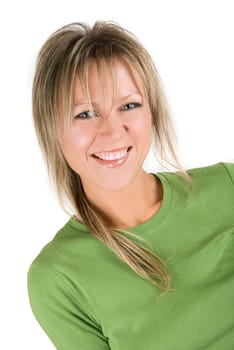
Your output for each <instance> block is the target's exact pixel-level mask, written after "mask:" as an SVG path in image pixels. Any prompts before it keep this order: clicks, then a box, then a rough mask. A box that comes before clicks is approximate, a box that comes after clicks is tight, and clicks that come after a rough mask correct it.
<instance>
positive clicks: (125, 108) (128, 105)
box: [120, 102, 141, 111]
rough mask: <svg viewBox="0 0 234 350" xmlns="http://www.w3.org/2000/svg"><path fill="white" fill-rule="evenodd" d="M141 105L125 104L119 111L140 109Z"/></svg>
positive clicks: (134, 103)
mask: <svg viewBox="0 0 234 350" xmlns="http://www.w3.org/2000/svg"><path fill="white" fill-rule="evenodd" d="M140 106H141V104H140V103H137V102H131V103H127V104H126V105H124V106H122V107H121V108H120V110H121V111H128V110H131V109H135V108H137V107H140Z"/></svg>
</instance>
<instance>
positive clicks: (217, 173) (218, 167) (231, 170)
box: [161, 162, 234, 190]
mask: <svg viewBox="0 0 234 350" xmlns="http://www.w3.org/2000/svg"><path fill="white" fill-rule="evenodd" d="M187 173H188V175H189V177H190V179H191V182H192V186H193V188H197V187H201V186H202V187H204V186H208V187H212V186H217V184H221V183H222V188H224V187H226V188H229V189H232V190H234V163H224V162H220V163H216V164H212V165H208V166H205V167H199V168H192V169H188V170H187ZM161 175H163V177H165V178H166V179H167V181H168V182H169V183H171V185H174V186H177V187H178V186H179V187H181V186H182V187H183V186H184V185H185V181H184V180H183V178H182V177H181V176H179V174H178V173H176V172H174V173H173V172H164V173H161ZM216 189H217V187H216Z"/></svg>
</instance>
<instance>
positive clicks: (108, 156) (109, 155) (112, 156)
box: [94, 149, 127, 160]
mask: <svg viewBox="0 0 234 350" xmlns="http://www.w3.org/2000/svg"><path fill="white" fill-rule="evenodd" d="M126 154H127V149H125V150H124V151H119V152H101V153H97V154H94V155H95V156H96V157H98V158H100V159H102V160H116V159H121V158H123V157H125V156H126Z"/></svg>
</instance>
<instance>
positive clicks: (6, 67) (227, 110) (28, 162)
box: [0, 0, 234, 350]
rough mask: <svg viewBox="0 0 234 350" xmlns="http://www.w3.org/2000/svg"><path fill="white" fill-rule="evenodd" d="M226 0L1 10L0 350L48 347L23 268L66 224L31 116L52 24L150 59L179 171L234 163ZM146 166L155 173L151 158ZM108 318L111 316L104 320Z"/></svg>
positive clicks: (21, 4) (6, 5) (231, 40)
mask: <svg viewBox="0 0 234 350" xmlns="http://www.w3.org/2000/svg"><path fill="white" fill-rule="evenodd" d="M233 18H234V10H233V1H231V0H230V1H227V0H226V1H225V0H220V1H215V0H210V1H209V0H196V1H195V0H194V1H191V0H184V1H182V0H174V1H173V0H172V1H169V0H161V1H157V0H154V1H147V0H145V1H137V0H135V1H127V0H116V1H111V0H106V1H104V0H98V1H96V0H94V1H90V0H83V1H78V0H75V1H72V0H66V1H59V0H56V1H50V0H47V1H42V0H40V1H33V0H31V1H28V2H27V1H22V0H21V1H17V0H15V1H10V0H8V1H7V2H2V3H1V5H0V96H1V105H0V108H1V115H0V118H1V129H0V142H1V146H0V150H1V182H0V186H1V192H0V193H1V246H0V247H1V254H0V259H1V262H0V266H1V275H0V276H1V289H0V293H1V298H0V300H1V305H0V317H1V322H3V323H1V324H2V326H1V337H0V343H1V344H0V348H1V349H24V350H29V349H30V350H32V349H33V350H42V349H43V350H50V349H51V350H52V349H54V347H53V345H52V344H51V343H50V341H49V340H48V339H47V337H46V335H45V334H44V332H43V331H42V330H41V328H40V327H39V325H38V324H37V322H36V321H35V319H34V317H33V315H32V313H31V310H30V307H29V302H28V297H27V288H26V277H27V270H28V267H29V264H30V263H31V261H32V260H33V258H34V257H35V256H36V254H38V252H39V250H40V249H41V248H42V246H43V245H44V244H45V243H47V242H48V241H49V240H50V239H51V238H52V237H53V236H54V234H55V233H56V231H57V230H58V229H59V228H60V227H61V225H63V223H64V222H65V221H66V220H67V216H66V214H64V213H63V211H62V210H61V209H60V208H59V206H58V204H57V201H56V198H55V196H54V194H53V193H52V191H51V189H50V186H49V181H48V179H47V175H46V171H45V168H44V164H43V161H42V157H41V155H40V151H39V149H38V146H37V141H36V138H35V134H34V130H33V127H32V119H31V102H30V98H31V82H32V75H33V67H34V60H35V57H36V54H37V52H38V50H39V48H40V46H41V45H42V44H43V42H44V41H45V40H46V38H47V37H48V36H49V35H50V34H51V33H52V32H53V31H55V30H56V29H58V27H60V26H62V25H64V24H67V23H69V22H73V21H85V22H88V23H90V24H92V23H93V22H94V21H95V20H96V19H105V20H114V21H117V22H118V23H120V24H121V25H123V26H125V27H126V28H127V29H129V30H131V31H132V32H134V33H135V34H136V35H137V36H138V38H139V39H140V40H141V41H142V42H143V43H144V45H145V46H146V48H147V49H148V51H149V52H150V53H151V55H152V56H153V59H154V60H155V63H156V66H157V68H158V70H159V73H160V75H161V77H162V80H163V82H164V85H165V89H166V94H167V97H168V99H169V102H170V106H171V109H172V112H173V119H174V121H175V124H176V129H177V134H178V139H179V149H180V156H181V159H182V162H183V164H184V166H185V167H186V168H191V167H198V166H205V165H209V164H213V163H216V162H219V161H234V137H233V134H234V122H233V118H234V98H233V97H234V96H233V95H234V89H233V85H234V51H233V45H234V20H233ZM148 166H149V168H150V170H151V169H157V165H154V163H153V160H152V158H150V162H148ZM110 317H111V315H110Z"/></svg>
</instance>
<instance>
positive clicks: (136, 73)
mask: <svg viewBox="0 0 234 350" xmlns="http://www.w3.org/2000/svg"><path fill="white" fill-rule="evenodd" d="M33 115H34V121H35V127H36V131H37V135H38V138H39V142H40V145H41V147H42V151H43V153H44V156H45V159H46V162H47V165H48V169H49V173H50V174H51V176H52V178H53V180H54V182H55V184H56V188H57V192H58V196H59V200H60V202H61V204H62V205H63V207H64V208H65V210H67V207H68V205H69V206H70V211H69V213H70V214H71V218H70V220H69V221H68V222H67V223H66V224H65V226H64V227H63V228H62V229H61V230H60V231H59V232H58V233H57V234H56V235H55V237H54V239H53V240H52V241H51V242H50V243H48V244H47V245H46V246H45V247H44V248H43V250H42V251H41V252H40V253H39V255H38V256H37V257H36V258H35V260H34V261H33V263H32V265H31V267H30V269H29V273H28V290H29V298H30V303H31V307H32V310H33V312H34V314H35V317H36V318H37V320H38V322H39V323H40V325H41V326H42V327H43V329H44V330H45V332H46V333H47V335H48V336H49V337H50V339H51V340H52V342H53V343H54V345H55V346H56V348H57V349H61V350H72V349H85V350H98V349H100V350H103V349H113V350H117V349H121V350H123V349H127V350H131V349H134V350H136V349H140V350H142V349H149V350H150V349H152V350H153V349H181V350H183V349H186V350H187V349H201V348H203V349H212V350H215V349H219V350H220V349H232V348H233V346H234V319H233V316H232V315H233V311H234V296H233V292H232V291H233V289H234V273H233V251H234V235H233V234H234V164H231V163H225V164H224V163H219V164H215V165H212V166H208V167H204V168H200V169H192V170H189V171H185V170H184V169H183V168H182V167H181V166H180V163H179V161H178V159H177V156H176V152H175V148H174V142H173V132H172V127H171V123H170V119H169V116H168V110H167V107H166V102H165V99H164V96H163V92H162V88H161V86H160V79H159V76H158V73H157V71H156V69H155V67H154V64H153V62H152V60H151V58H150V56H149V54H148V53H147V52H146V50H145V49H144V48H143V47H142V45H141V44H140V43H139V42H138V40H137V39H136V38H135V37H134V36H133V35H132V34H131V33H130V32H128V31H127V30H124V29H123V28H121V27H120V26H118V25H117V24H115V23H112V22H101V21H99V22H97V23H95V24H94V26H93V27H92V28H90V27H89V26H88V25H86V24H82V23H74V24H70V25H67V26H65V27H63V28H61V29H59V30H58V31H57V32H55V33H54V34H53V35H52V36H51V37H50V38H49V39H48V40H47V41H46V43H45V44H44V45H43V47H42V49H41V51H40V53H39V56H38V61H37V66H36V73H35V77H34V85H33ZM152 142H153V143H154V144H155V149H156V152H157V155H158V159H159V161H160V162H162V163H165V162H167V164H168V165H169V164H170V165H173V166H174V168H175V170H177V172H169V171H168V172H160V173H157V174H149V173H147V172H145V171H144V170H143V168H142V164H143V162H144V160H145V157H146V155H147V153H148V151H149V149H150V146H151V143H152ZM71 208H72V209H71Z"/></svg>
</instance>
